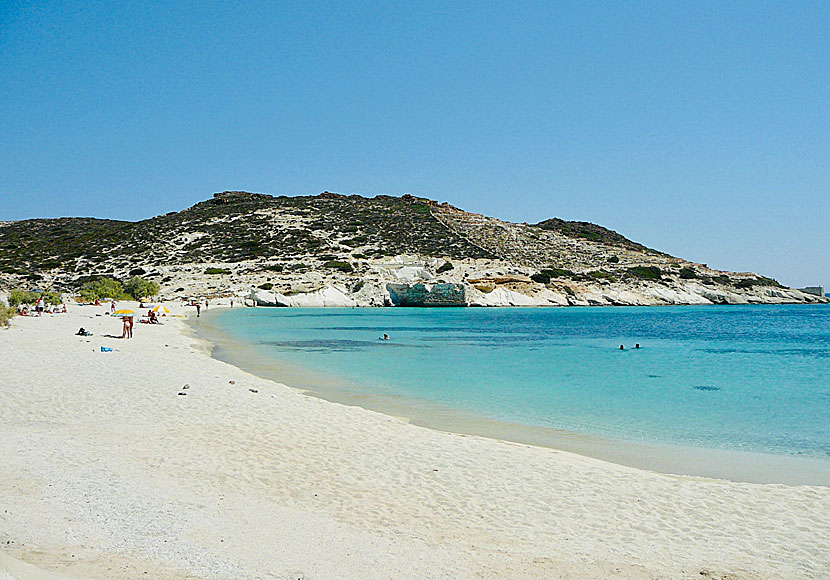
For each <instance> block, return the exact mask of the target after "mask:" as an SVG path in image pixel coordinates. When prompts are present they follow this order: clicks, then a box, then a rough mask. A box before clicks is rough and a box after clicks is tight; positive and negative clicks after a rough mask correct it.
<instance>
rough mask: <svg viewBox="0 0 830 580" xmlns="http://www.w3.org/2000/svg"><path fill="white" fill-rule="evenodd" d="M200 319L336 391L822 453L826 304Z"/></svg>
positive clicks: (521, 419)
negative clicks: (384, 336)
mask: <svg viewBox="0 0 830 580" xmlns="http://www.w3.org/2000/svg"><path fill="white" fill-rule="evenodd" d="M209 323H210V324H211V325H213V326H215V327H216V328H218V329H220V330H221V332H223V333H224V334H225V335H226V337H227V339H228V342H229V343H239V344H245V345H247V346H248V348H250V349H251V351H252V352H255V353H256V354H257V356H259V357H263V358H267V359H268V360H269V361H272V362H273V368H275V369H277V371H276V372H277V373H278V374H279V375H280V376H277V377H275V378H277V379H281V380H282V382H285V383H288V384H291V385H292V386H297V387H302V388H307V389H309V390H311V391H328V392H331V391H332V390H340V391H342V392H343V393H344V394H346V395H348V397H346V398H351V400H358V399H360V398H364V399H365V400H367V401H369V400H371V399H372V398H373V397H376V398H378V399H386V400H395V401H396V402H397V406H398V407H399V408H404V409H405V408H407V406H411V407H412V408H413V409H414V408H419V407H424V406H430V407H435V408H442V409H448V410H453V411H457V412H458V413H460V414H464V415H465V416H468V417H478V418H481V419H483V420H495V421H500V422H506V423H512V424H518V425H525V426H529V427H540V428H550V429H556V430H563V431H570V432H576V433H580V434H585V435H589V436H597V437H602V438H606V439H611V440H618V441H633V442H641V443H654V444H664V443H667V444H677V445H682V446H690V447H701V448H713V449H729V450H743V451H755V452H761V453H771V454H783V455H801V456H811V457H815V458H822V459H828V458H830V306H823V305H816V306H703V307H697V306H682V307H650V308H614V307H611V308H481V309H476V308H434V309H427V308H384V309H359V308H358V309H331V308H327V309H293V308H270V309H269V308H244V309H234V310H225V311H221V312H216V313H214V314H213V315H212V316H211V317H210V319H209ZM384 333H386V334H388V335H389V336H390V340H388V341H387V340H379V337H380V336H381V335H383V334H384ZM636 343H639V344H640V347H641V348H639V349H635V348H634V346H635V344H636ZM621 344H622V345H624V346H625V350H620V349H619V346H620V345H621ZM369 406H371V405H369Z"/></svg>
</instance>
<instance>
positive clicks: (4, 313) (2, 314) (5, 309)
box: [0, 306, 17, 326]
mask: <svg viewBox="0 0 830 580" xmlns="http://www.w3.org/2000/svg"><path fill="white" fill-rule="evenodd" d="M16 315H17V308H13V307H11V306H0V326H8V325H9V320H11V319H12V317H14V316H16Z"/></svg>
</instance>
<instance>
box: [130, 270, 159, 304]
mask: <svg viewBox="0 0 830 580" xmlns="http://www.w3.org/2000/svg"><path fill="white" fill-rule="evenodd" d="M124 292H125V293H127V294H129V295H130V296H132V298H133V299H134V300H141V299H143V298H150V297H152V296H155V295H156V294H158V293H159V283H158V282H151V281H150V280H145V279H144V278H139V277H138V276H133V277H132V278H130V279H129V280H127V282H126V283H125V284H124Z"/></svg>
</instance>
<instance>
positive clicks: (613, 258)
mask: <svg viewBox="0 0 830 580" xmlns="http://www.w3.org/2000/svg"><path fill="white" fill-rule="evenodd" d="M608 262H609V263H610V264H618V263H619V262H620V259H619V258H618V257H617V256H611V257H610V258H608Z"/></svg>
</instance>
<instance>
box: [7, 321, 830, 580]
mask: <svg viewBox="0 0 830 580" xmlns="http://www.w3.org/2000/svg"><path fill="white" fill-rule="evenodd" d="M69 308H70V311H69V313H68V314H61V315H55V316H50V315H47V316H44V317H42V318H17V319H14V321H13V323H12V327H11V328H10V329H9V330H5V331H0V361H1V362H0V580H9V579H25V580H36V579H44V580H54V579H59V578H87V579H113V580H115V579H122V578H124V579H126V578H129V579H138V578H144V579H146V578H152V579H184V578H189V579H193V578H199V579H202V578H203V579H214V578H215V579H219V578H221V579H230V578H234V579H236V578H239V579H261V578H274V579H283V578H285V579H288V578H293V579H295V580H296V579H298V578H302V579H308V580H311V579H315V580H322V579H352V578H355V579H357V578H360V579H375V578H377V579H381V578H384V579H389V578H392V579H399V578H400V579H403V578H406V579H410V578H471V579H472V578H476V579H480V578H540V579H541V578H544V579H548V578H550V579H574V580H575V579H586V578H620V579H667V580H668V579H691V578H696V579H700V578H704V579H712V578H718V579H725V578H728V579H730V580H739V579H782V580H784V579H786V580H792V579H799V578H811V579H823V578H830V488H828V487H820V486H797V487H790V486H784V485H770V484H767V485H759V484H749V483H735V482H729V481H719V480H710V479H704V478H694V477H685V476H669V475H662V474H658V473H653V472H648V471H643V470H638V469H634V468H629V467H624V466H619V465H616V464H612V463H606V462H602V461H599V460H596V459H591V458H586V457H582V456H579V455H575V454H571V453H566V452H562V451H557V450H553V449H546V448H540V447H532V446H526V445H520V444H514V443H506V442H502V441H497V440H492V439H487V438H481V437H473V436H464V435H456V434H449V433H442V432H439V431H434V430H430V429H426V428H421V427H417V426H414V425H411V424H408V423H406V422H405V421H403V420H400V419H396V418H392V417H389V416H386V415H382V414H379V413H375V412H372V411H368V410H365V409H362V408H359V407H352V406H345V405H339V404H335V403H330V402H327V401H323V400H321V399H318V398H315V397H311V396H308V395H305V394H303V393H301V392H299V391H297V390H295V389H291V388H289V387H287V386H284V385H281V384H277V383H274V382H271V381H268V380H265V379H262V378H258V377H255V376H253V375H251V374H249V373H246V372H244V371H242V370H240V369H237V368H235V367H233V366H230V365H228V364H226V363H223V362H220V361H217V360H214V359H212V358H210V357H209V356H208V353H207V352H208V351H207V347H206V345H204V344H200V343H198V341H197V340H196V339H194V338H193V337H192V336H191V335H190V334H189V331H188V329H187V327H186V325H185V323H184V322H183V321H182V320H181V319H167V320H166V321H165V324H164V325H163V326H150V325H144V324H138V325H136V329H135V338H134V339H133V340H120V339H115V338H107V337H105V336H104V335H106V334H115V335H120V334H121V327H120V321H118V320H114V319H112V318H110V317H109V316H105V315H103V313H105V312H106V311H107V308H106V307H77V306H70V307H69ZM80 326H83V327H85V328H87V329H88V330H90V331H92V332H93V333H94V336H91V337H79V336H74V333H75V332H76V331H77V329H78V328H79V327H80ZM102 345H103V346H112V347H114V349H115V350H114V351H113V352H107V353H104V352H101V350H100V347H101V346H102ZM184 385H189V388H188V389H186V390H183V386H184ZM179 393H186V395H179Z"/></svg>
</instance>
